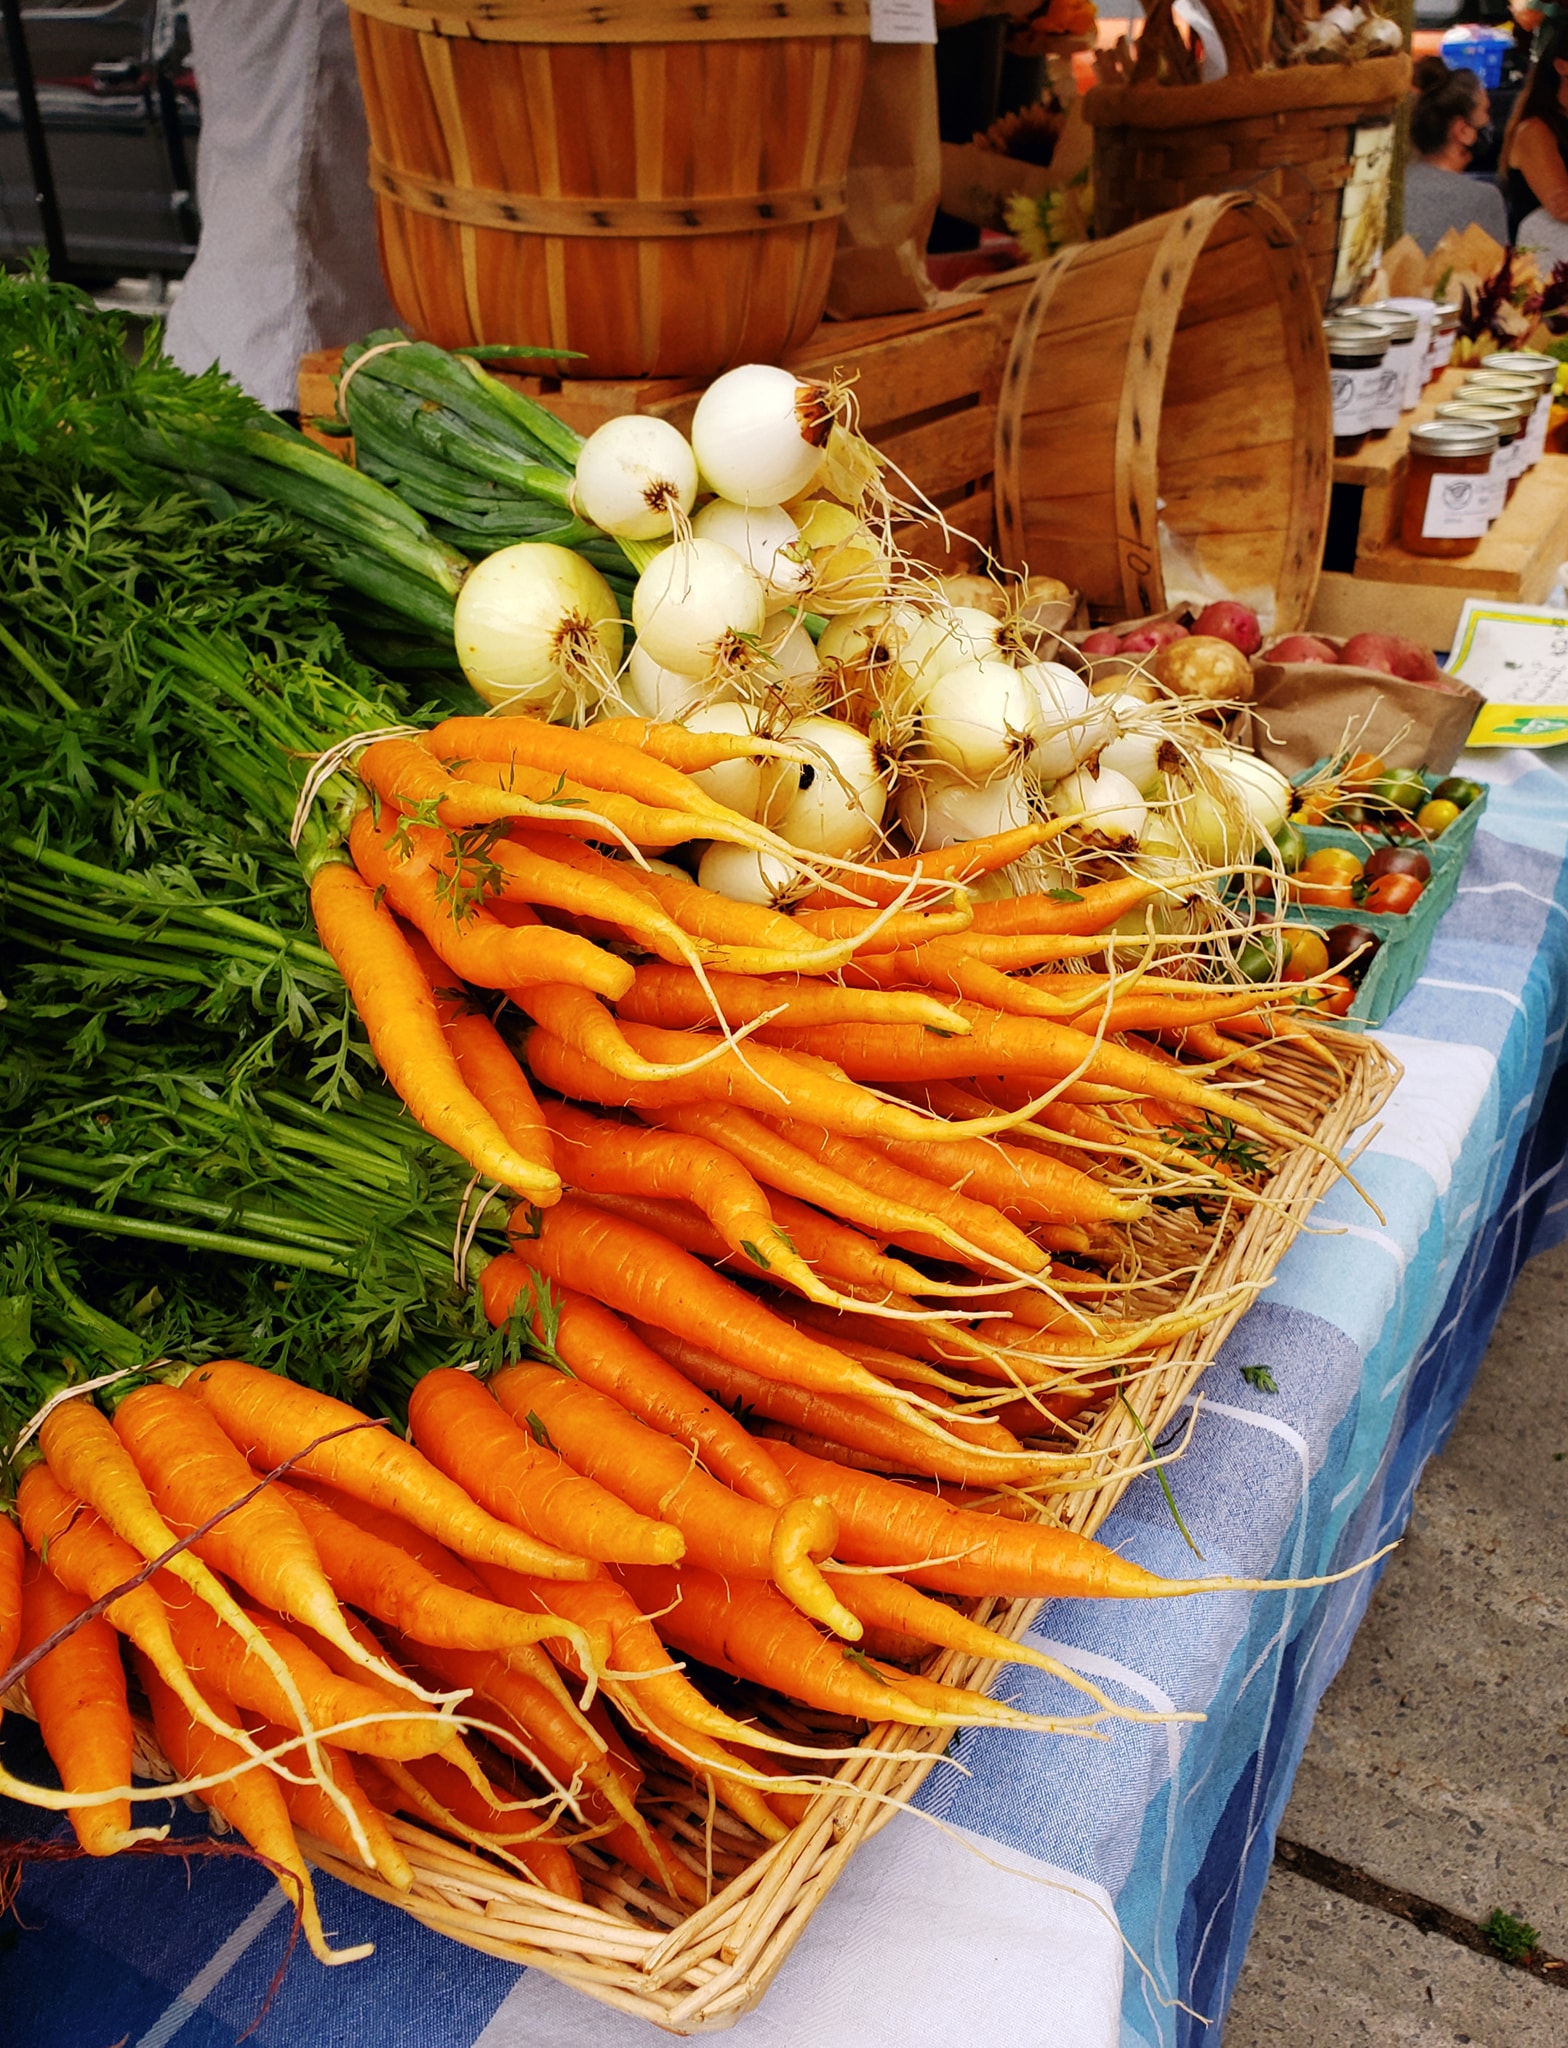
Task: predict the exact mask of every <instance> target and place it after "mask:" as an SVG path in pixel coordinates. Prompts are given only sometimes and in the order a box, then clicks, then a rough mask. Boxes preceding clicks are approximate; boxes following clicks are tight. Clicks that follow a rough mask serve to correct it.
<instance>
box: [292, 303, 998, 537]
mask: <svg viewBox="0 0 1568 2048" xmlns="http://www.w3.org/2000/svg"><path fill="white" fill-rule="evenodd" d="M1032 277H1033V273H1032V272H1029V273H1023V272H1014V273H1010V274H1008V276H1007V277H1005V278H998V279H994V280H993V279H985V280H982V281H980V282H983V283H984V284H985V285H987V286H988V287H990V289H987V290H985V291H983V292H981V291H977V292H974V293H971V294H966V295H965V296H963V297H959V298H955V299H953V300H952V301H951V302H949V303H948V304H946V305H943V306H939V307H935V308H933V309H932V310H931V311H929V312H924V313H895V314H887V315H884V316H883V317H881V318H879V319H873V320H836V321H824V322H823V324H822V325H821V326H820V327H819V328H818V329H817V331H816V333H815V334H814V335H813V336H812V338H811V340H810V341H809V342H808V343H807V345H806V346H805V347H804V348H803V349H802V350H800V351H799V353H798V354H796V355H794V356H792V357H790V358H789V362H788V367H789V368H790V369H792V370H797V371H799V372H800V373H801V375H803V376H810V377H824V378H828V377H842V378H844V379H847V380H852V383H853V389H854V394H855V400H856V404H857V407H858V410H859V423H860V428H861V431H862V432H863V433H864V434H865V435H866V437H867V438H868V439H869V440H871V441H873V442H874V443H875V444H876V446H877V448H878V449H879V450H880V451H881V453H882V454H883V455H884V456H885V457H886V459H887V461H888V462H889V464H890V465H892V467H893V468H894V469H895V470H896V471H899V472H902V478H904V479H908V482H907V483H906V482H904V481H902V480H901V478H900V476H898V475H893V476H891V477H890V479H889V481H890V483H891V484H892V487H893V489H894V491H895V492H896V493H897V494H898V495H899V496H900V497H901V498H905V499H913V498H914V495H915V490H916V488H918V490H919V492H920V493H921V494H922V495H923V496H924V497H925V498H927V499H929V500H930V502H931V503H932V504H933V505H934V506H936V508H937V509H938V510H939V511H940V512H941V513H942V515H943V519H944V520H945V521H946V523H947V525H948V527H949V529H950V532H949V534H948V536H947V537H946V538H945V539H944V536H943V533H942V530H941V527H940V526H939V525H937V524H936V523H935V522H932V521H928V522H927V523H926V524H925V525H923V526H918V527H917V526H914V525H911V526H910V527H908V528H906V529H905V530H904V531H903V532H901V533H900V535H899V539H900V543H901V544H902V545H903V546H904V547H905V548H906V549H907V550H908V552H909V553H911V554H913V555H915V556H917V557H918V558H919V559H920V560H922V561H925V562H928V563H930V564H931V565H932V566H933V567H935V568H939V569H943V570H948V569H951V570H955V571H957V570H966V569H970V568H973V567H974V566H976V565H977V564H978V562H979V560H980V556H981V552H982V550H984V549H988V548H989V547H990V546H991V543H992V541H993V539H994V538H995V531H996V515H995V510H994V504H993V497H992V481H991V479H992V468H993V464H994V460H995V452H994V451H995V442H996V406H997V397H998V393H999V390H1000V387H1001V377H1002V366H1003V364H1004V362H1005V361H1006V357H1007V349H1008V344H1009V342H1010V340H1011V338H1012V329H1013V325H1014V323H1015V321H1016V319H1017V309H1018V307H1019V306H1021V304H1022V301H1023V299H1024V297H1025V296H1026V291H1025V286H1026V285H1027V283H1029V282H1032ZM341 353H342V351H341V350H338V349H321V350H318V351H316V352H315V353H314V354H312V355H308V356H306V357H305V358H304V359H303V361H302V362H301V364H300V380H299V408H300V416H301V419H302V420H304V421H306V422H308V421H309V420H310V419H312V418H313V417H319V416H326V415H330V414H331V413H332V412H333V411H334V409H335V399H334V380H335V378H336V376H337V370H338V362H339V359H340V356H341ZM508 381H509V382H511V383H515V384H516V385H517V387H518V389H519V390H522V391H526V392H527V393H528V394H529V396H530V397H533V398H537V399H538V401H539V403H540V404H541V405H544V406H547V407H548V408H549V409H550V411H551V412H553V413H555V414H557V415H558V416H559V417H560V418H561V419H564V420H565V421H566V422H567V424H568V425H570V426H573V427H575V428H576V429H577V431H578V432H579V433H582V434H590V433H592V432H593V430H594V428H595V427H598V426H602V425H603V424H604V422H605V421H606V420H608V419H613V418H615V417H616V416H618V415H619V414H622V413H631V412H643V413H653V414H656V415H658V416H659V417H660V418H662V419H668V420H671V421H673V423H674V424H675V425H676V426H678V427H680V428H682V429H683V430H684V429H685V428H686V427H688V426H689V425H690V423H691V416H692V413H693V412H694V411H695V410H696V405H697V400H698V398H699V397H700V396H701V393H702V386H701V385H699V384H688V383H684V382H679V381H676V380H672V379H668V378H637V379H628V380H626V381H623V382H613V383H597V382H593V381H591V380H589V379H586V378H571V379H562V378H552V377H516V378H508ZM329 445H332V446H334V447H336V448H339V449H345V448H346V446H347V444H346V443H345V442H344V441H343V440H341V439H339V440H337V441H335V442H331V443H330V444H329Z"/></svg>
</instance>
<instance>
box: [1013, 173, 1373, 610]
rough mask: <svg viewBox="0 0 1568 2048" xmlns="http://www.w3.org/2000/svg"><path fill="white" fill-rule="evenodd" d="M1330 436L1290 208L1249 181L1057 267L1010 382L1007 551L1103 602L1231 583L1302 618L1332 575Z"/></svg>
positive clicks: (1038, 289)
mask: <svg viewBox="0 0 1568 2048" xmlns="http://www.w3.org/2000/svg"><path fill="white" fill-rule="evenodd" d="M1332 437H1333V418H1332V412H1331V408H1330V401H1329V387H1328V358H1327V355H1326V354H1325V352H1324V345H1323V333H1322V326H1321V323H1320V321H1319V318H1318V310H1317V302H1316V299H1315V296H1314V293H1313V287H1312V280H1311V278H1310V276H1309V275H1308V272H1307V265H1306V259H1305V257H1304V255H1303V253H1302V249H1301V245H1300V243H1299V242H1298V241H1297V240H1296V237H1295V235H1294V234H1293V233H1292V231H1291V228H1290V224H1289V222H1288V221H1286V220H1285V218H1284V216H1283V215H1282V214H1281V213H1280V212H1279V210H1278V209H1277V208H1276V207H1274V206H1272V205H1271V204H1270V203H1269V202H1268V201H1267V200H1266V199H1258V198H1256V197H1253V196H1251V195H1248V194H1242V193H1230V194H1226V195H1222V196H1220V197H1217V198H1213V199H1200V200H1198V201H1196V202H1195V203H1194V204H1193V205H1191V206H1189V207H1187V208H1186V209H1185V211H1183V212H1180V213H1170V214H1164V215H1162V216H1161V217H1160V218H1159V219H1157V220H1152V221H1146V222H1144V223H1143V224H1142V225H1141V226H1138V227H1134V228H1129V229H1127V230H1126V231H1125V232H1124V233H1122V234H1120V235H1117V236H1116V237H1115V238H1114V239H1113V240H1111V241H1108V242H1080V243H1075V244H1074V245H1073V246H1072V247H1070V248H1067V249H1064V250H1062V251H1061V252H1060V254H1059V255H1057V256H1055V257H1053V258H1052V259H1051V261H1050V262H1049V263H1047V264H1046V265H1045V267H1044V269H1043V270H1042V271H1041V273H1040V276H1039V278H1038V280H1037V281H1036V283H1035V286H1034V289H1033V291H1032V293H1031V295H1030V298H1029V301H1028V303H1027V305H1026V306H1025V308H1024V311H1023V313H1022V314H1021V315H1020V317H1019V321H1018V325H1017V327H1016V328H1015V330H1014V333H1013V343H1012V350H1011V353H1010V355H1009V357H1008V363H1007V370H1006V373H1005V375H1004V377H1003V380H1002V400H1001V406H1000V409H999V412H998V417H997V454H996V494H997V529H998V551H999V553H1000V555H1001V558H1002V560H1003V562H1004V563H1005V564H1006V565H1007V566H1008V567H1009V568H1013V569H1024V568H1028V569H1029V570H1031V571H1033V572H1034V573H1035V574H1036V575H1045V576H1059V577H1060V578H1061V579H1062V581H1063V582H1064V583H1068V584H1071V585H1072V587H1073V588H1074V589H1076V590H1081V591H1082V592H1083V593H1084V596H1085V598H1086V599H1087V600H1088V602H1089V605H1090V607H1091V609H1093V610H1094V611H1096V612H1097V613H1098V614H1099V615H1100V616H1102V617H1109V618H1113V619H1127V618H1143V617H1146V616H1149V615H1151V614H1156V613H1159V612H1163V611H1164V610H1165V609H1166V608H1167V604H1168V602H1173V601H1175V599H1176V598H1177V597H1180V598H1183V599H1189V598H1191V599H1202V598H1204V597H1207V596H1218V595H1221V594H1224V595H1228V596H1231V597H1236V598H1241V599H1243V600H1244V601H1245V602H1247V603H1249V604H1252V605H1254V606H1255V608H1256V609H1257V610H1258V612H1259V615H1260V617H1261V618H1262V619H1263V620H1264V624H1265V628H1266V630H1267V631H1269V632H1271V633H1283V632H1291V631H1293V630H1294V629H1295V628H1296V627H1298V626H1300V625H1302V624H1303V623H1304V622H1305V620H1306V617H1307V614H1308V612H1309V611H1310V610H1311V607H1312V599H1313V594H1314V592H1315V591H1316V588H1317V579H1318V572H1319V568H1320V565H1321V562H1322V558H1323V534H1324V530H1325V527H1326V525H1327V520H1328V496H1329V481H1330V478H1329V469H1330V458H1331V451H1332ZM1178 550H1179V553H1178V552H1177V551H1178ZM1178 567H1179V570H1180V574H1179V575H1178V574H1177V570H1178ZM1178 585H1179V586H1180V587H1178Z"/></svg>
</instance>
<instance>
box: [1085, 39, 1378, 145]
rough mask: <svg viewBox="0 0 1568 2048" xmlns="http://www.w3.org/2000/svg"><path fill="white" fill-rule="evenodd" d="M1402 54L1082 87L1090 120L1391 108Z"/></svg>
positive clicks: (1161, 123)
mask: <svg viewBox="0 0 1568 2048" xmlns="http://www.w3.org/2000/svg"><path fill="white" fill-rule="evenodd" d="M1410 76H1411V72H1410V59H1409V57H1408V56H1406V55H1405V54H1404V53H1403V52H1401V53H1400V54H1399V55H1398V56H1394V57H1362V58H1358V59H1357V60H1356V62H1354V63H1352V64H1294V65H1290V66H1288V67H1287V68H1285V69H1283V70H1280V71H1261V72H1258V73H1257V74H1256V75H1255V76H1253V77H1250V78H1242V77H1233V78H1216V79H1214V80H1213V81H1212V82H1211V83H1209V84H1207V85H1097V86H1095V87H1094V88H1093V89H1092V90H1091V91H1090V92H1088V93H1087V94H1085V96H1084V99H1083V102H1082V104H1083V111H1084V117H1085V119H1086V120H1087V121H1088V122H1089V123H1090V125H1091V126H1092V127H1095V128H1202V127H1209V126H1212V125H1214V124H1215V123H1217V122H1221V121H1245V120H1255V119H1256V118H1257V117H1258V116H1259V115H1260V114H1282V115H1286V116H1289V115H1290V114H1292V113H1298V112H1304V111H1306V110H1307V109H1309V108H1316V107H1346V108H1360V109H1361V110H1362V111H1364V112H1365V113H1368V114H1371V113H1373V112H1376V111H1380V110H1391V109H1392V108H1393V107H1395V106H1397V105H1398V103H1399V101H1400V100H1401V99H1402V98H1403V96H1404V94H1405V93H1406V92H1407V91H1408V90H1409V87H1410Z"/></svg>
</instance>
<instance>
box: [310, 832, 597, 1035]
mask: <svg viewBox="0 0 1568 2048" xmlns="http://www.w3.org/2000/svg"><path fill="white" fill-rule="evenodd" d="M348 845H349V852H350V853H351V854H352V855H353V856H354V865H355V867H356V868H358V870H359V872H360V876H361V878H362V880H364V881H366V882H368V883H369V884H370V886H371V887H372V888H373V889H377V890H380V891H381V892H383V893H384V895H385V897H386V900H387V902H388V903H390V904H391V906H392V908H393V909H394V910H395V911H396V912H397V914H398V916H399V917H402V918H406V919H407V920H408V922H409V923H410V924H411V925H414V926H415V927H416V928H417V929H418V930H419V931H421V932H423V933H424V935H425V937H426V938H427V939H428V940H429V941H430V944H431V945H432V946H433V947H434V948H435V950H436V952H437V953H438V954H439V955H440V956H441V958H442V960H443V961H445V963H446V965H447V967H448V969H449V970H450V971H451V972H452V973H453V974H457V975H460V976H462V978H463V979H464V980H466V981H472V982H477V983H478V984H479V986H480V987H481V988H511V987H513V986H514V985H515V984H516V983H518V982H523V981H576V982H580V983H581V984H582V986H583V987H585V988H592V989H597V990H598V991H599V993H600V994H601V995H607V996H618V995H621V994H623V993H624V992H625V990H627V989H628V988H630V986H631V983H632V970H631V968H630V966H629V965H628V964H627V963H626V962H625V961H624V960H617V959H616V957H615V955H614V954H613V953H606V952H605V951H604V950H603V948H602V947H599V946H595V945H593V944H592V943H591V941H589V940H587V939H582V938H579V937H578V936H577V934H576V933H575V932H561V931H557V930H556V929H555V928H554V926H553V925H536V924H530V925H529V928H528V930H527V931H526V932H518V931H516V930H514V929H513V927H512V926H511V925H510V924H502V923H501V922H500V921H499V920H498V919H497V918H495V917H493V916H492V915H491V914H490V913H489V912H488V911H486V910H482V909H477V908H470V909H468V910H467V911H466V912H465V911H463V910H462V909H461V908H460V906H459V905H458V904H457V902H456V901H455V900H453V899H452V897H451V896H450V895H447V896H443V890H442V885H441V879H440V877H439V875H438V874H437V871H436V870H435V869H434V868H433V867H432V865H431V863H430V861H429V859H428V858H427V857H426V856H425V855H424V854H422V853H419V852H417V851H416V850H415V849H414V848H413V847H412V846H408V845H405V844H404V843H403V841H402V840H401V839H400V838H399V820H398V817H397V814H396V812H394V811H383V812H382V813H381V817H380V820H379V822H378V821H377V819H376V818H375V817H374V815H373V814H372V812H371V809H370V806H369V805H368V804H367V805H366V807H365V808H364V809H363V810H362V811H360V812H359V814H358V816H357V817H356V818H355V820H354V823H353V825H352V827H351V828H350V830H349V836H348Z"/></svg>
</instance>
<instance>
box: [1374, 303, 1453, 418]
mask: <svg viewBox="0 0 1568 2048" xmlns="http://www.w3.org/2000/svg"><path fill="white" fill-rule="evenodd" d="M1372 310H1373V311H1374V312H1376V313H1384V312H1388V313H1413V314H1414V315H1415V320H1416V350H1415V358H1414V361H1413V363H1412V365H1411V370H1410V380H1409V382H1408V383H1407V384H1406V385H1405V410H1406V412H1408V411H1409V410H1410V408H1411V406H1413V405H1414V404H1415V403H1416V402H1417V400H1418V399H1419V398H1420V396H1421V390H1422V386H1423V385H1424V384H1425V383H1426V380H1427V378H1428V377H1429V376H1430V375H1431V374H1432V330H1433V325H1434V323H1435V321H1436V319H1437V301H1436V300H1435V299H1379V300H1378V301H1377V302H1376V304H1375V305H1374V307H1373V309H1372Z"/></svg>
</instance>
